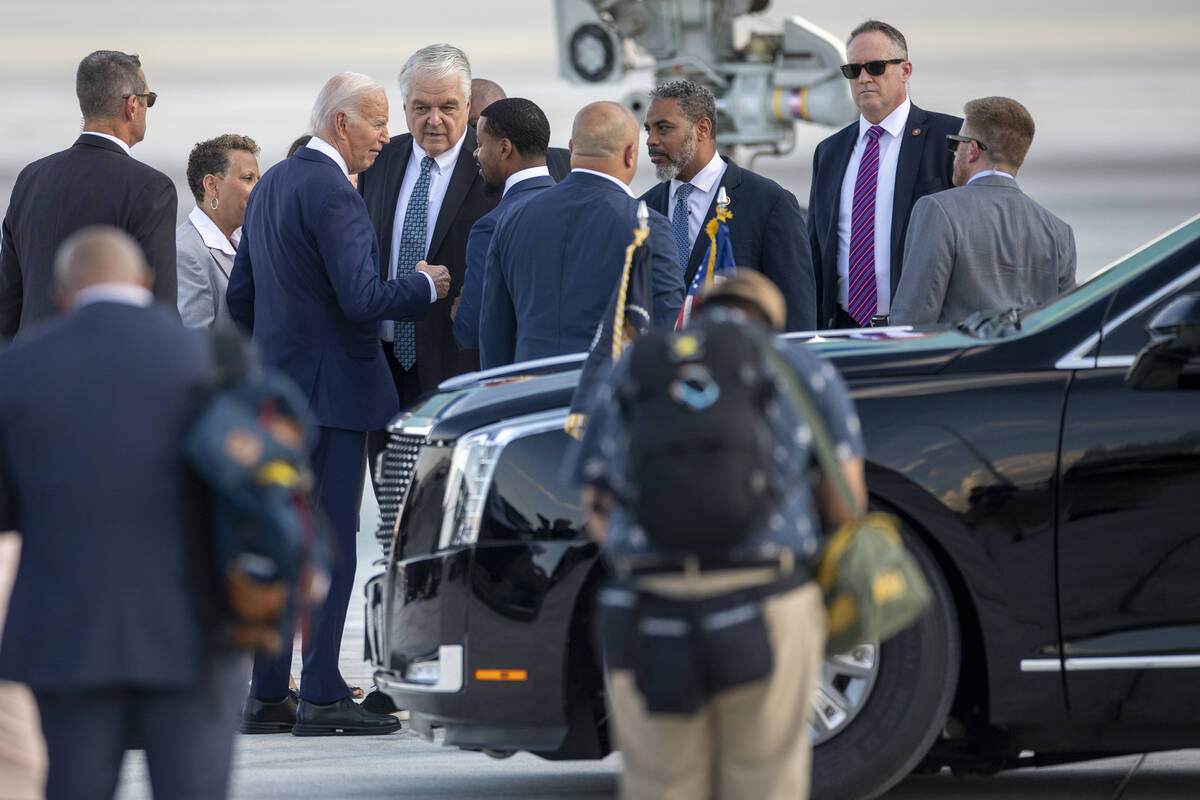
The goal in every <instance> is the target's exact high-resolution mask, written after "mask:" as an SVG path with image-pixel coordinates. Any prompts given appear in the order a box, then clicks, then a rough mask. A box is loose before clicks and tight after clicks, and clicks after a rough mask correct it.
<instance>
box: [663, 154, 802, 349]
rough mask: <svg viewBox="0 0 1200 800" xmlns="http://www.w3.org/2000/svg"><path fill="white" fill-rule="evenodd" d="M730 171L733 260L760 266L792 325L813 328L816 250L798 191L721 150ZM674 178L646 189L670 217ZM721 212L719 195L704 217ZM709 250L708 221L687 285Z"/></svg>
mask: <svg viewBox="0 0 1200 800" xmlns="http://www.w3.org/2000/svg"><path fill="white" fill-rule="evenodd" d="M722 160H723V161H725V174H724V175H723V176H722V177H721V186H724V187H725V193H726V194H728V195H729V210H730V212H732V214H733V218H732V219H730V220H729V239H730V243H731V244H732V246H733V260H734V261H735V262H736V263H737V266H739V267H749V268H751V269H756V270H758V271H759V272H761V273H763V274H764V275H766V276H767V277H768V278H770V279H771V280H772V281H774V283H775V285H776V286H778V287H779V291H781V292H783V297H784V300H785V301H786V302H787V329H788V330H790V331H803V330H813V329H814V328H816V326H817V284H816V277H815V276H814V275H813V266H812V260H811V259H812V256H811V255H810V252H809V248H808V242H807V241H806V240H805V236H804V217H803V216H802V215H801V214H800V204H799V203H797V202H796V196H795V195H794V194H792V193H791V192H789V191H787V190H786V189H784V188H783V187H782V186H780V185H779V184H777V183H776V182H775V181H773V180H771V179H770V178H764V177H763V176H762V175H758V174H756V173H754V172H751V171H750V170H748V169H742V168H741V167H739V166H738V165H737V164H734V163H732V162H731V161H729V159H727V158H724V157H723V156H722ZM670 194H671V184H670V182H669V181H667V182H664V183H660V184H658V185H657V186H655V187H654V188H652V189H651V190H650V191H648V192H646V193H645V194H644V195H642V198H641V199H643V200H645V201H646V205H648V206H649V207H650V208H652V209H654V210H655V211H657V212H658V213H660V214H662V215H663V216H665V217H667V219H670V217H671V215H670V213H669V209H668V208H667V204H668V203H669V202H670ZM716 215H717V201H716V197H715V196H714V198H713V202H712V204H711V205H710V206H709V208H708V215H707V216H705V218H704V222H705V224H707V223H708V221H709V220H710V219H712V218H713V217H715V216H716ZM707 251H708V236H707V234H705V233H704V229H703V227H701V229H700V235H699V236H697V237H696V241H695V243H694V244H693V245H692V253H691V255H690V256H689V257H688V268H687V273H686V274H685V275H684V278H683V280H684V285H685V286H691V284H692V279H693V278H695V277H696V271H697V269H699V267H700V261H701V260H702V259H703V258H704V254H705V253H706V252H707Z"/></svg>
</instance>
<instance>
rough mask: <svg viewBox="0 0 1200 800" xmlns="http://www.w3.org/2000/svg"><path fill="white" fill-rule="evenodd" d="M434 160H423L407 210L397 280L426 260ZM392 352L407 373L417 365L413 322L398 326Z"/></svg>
mask: <svg viewBox="0 0 1200 800" xmlns="http://www.w3.org/2000/svg"><path fill="white" fill-rule="evenodd" d="M432 167H433V159H432V158H430V157H429V156H425V157H424V158H422V159H421V176H420V177H419V178H417V182H416V184H415V185H414V186H413V190H412V194H410V195H409V196H408V205H407V206H406V207H405V209H404V228H403V229H402V230H401V231H400V254H399V255H398V256H397V257H396V279H397V280H399V279H401V278H405V277H408V276H409V275H412V274H413V272H414V271H416V268H417V262H418V261H420V260H421V259H423V258H425V229H426V228H428V227H429V170H430V169H431V168H432ZM392 352H393V353H395V354H396V360H397V361H399V362H400V366H402V367H404V368H405V369H412V365H413V364H415V363H417V327H416V324H415V323H412V322H397V323H396V339H395V341H393V342H392Z"/></svg>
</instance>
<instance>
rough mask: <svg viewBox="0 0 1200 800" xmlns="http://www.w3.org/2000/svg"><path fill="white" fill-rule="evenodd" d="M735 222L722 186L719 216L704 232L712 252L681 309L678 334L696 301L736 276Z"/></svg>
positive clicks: (706, 257) (706, 253)
mask: <svg viewBox="0 0 1200 800" xmlns="http://www.w3.org/2000/svg"><path fill="white" fill-rule="evenodd" d="M732 218H733V214H732V213H731V212H730V210H729V200H728V199H727V197H726V195H725V187H724V186H722V187H721V193H720V195H719V196H718V197H717V215H716V216H715V217H713V218H712V219H710V220H709V221H708V224H707V225H705V226H704V232H705V233H706V234H707V235H708V250H707V251H706V252H705V254H704V260H703V261H701V262H700V268H699V269H697V270H696V277H695V278H694V279H693V280H692V285H691V286H689V287H688V293H687V297H685V298H684V299H683V307H682V308H680V309H679V316H678V317H677V318H676V320H675V330H680V329H681V328H684V327H686V326H687V324H688V321H689V320H690V319H691V318H692V306H693V305H695V303H696V298H697V297H699V296H700V295H701V294H703V293H704V290H705V289H708V288H709V287H711V286H712V285H713V283H714V282H719V281H721V280H722V279H723V278H724V277H725V276H724V274H723V273H728V272H732V271H733V270H734V268H735V267H736V266H737V265H736V264H735V263H734V261H733V246H732V245H731V244H730V243H729V220H730V219H732Z"/></svg>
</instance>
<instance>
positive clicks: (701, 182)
mask: <svg viewBox="0 0 1200 800" xmlns="http://www.w3.org/2000/svg"><path fill="white" fill-rule="evenodd" d="M724 174H725V162H724V161H723V160H722V159H721V154H720V153H713V157H712V160H711V161H709V162H708V163H707V164H705V165H704V168H703V169H701V170H700V171H699V172H697V173H696V174H695V175H693V176H692V179H691V180H690V181H681V180H679V179H678V178H672V179H671V196H670V198H668V199H669V200H670V202H671V204H672V205H674V203H675V193H676V192H677V191H678V190H679V187H680V186H682V185H683V184H684V183H690V184H691V185H692V186H695V187H696V191H698V192H701V193H704V194H708V193H709V192H710V191H712V188H713V185H714V184H716V182H717V181H719V180H720V179H721V176H722V175H724ZM696 191H694V192H692V194H693V195H694V194H696Z"/></svg>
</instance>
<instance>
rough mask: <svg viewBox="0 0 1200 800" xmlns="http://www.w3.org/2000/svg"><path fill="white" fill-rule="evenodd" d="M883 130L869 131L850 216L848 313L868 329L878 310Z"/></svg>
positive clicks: (872, 128) (875, 127)
mask: <svg viewBox="0 0 1200 800" xmlns="http://www.w3.org/2000/svg"><path fill="white" fill-rule="evenodd" d="M881 135H883V128H881V127H879V126H878V125H873V126H872V127H871V129H870V130H868V131H867V146H866V148H865V149H864V150H863V154H862V160H861V161H860V162H859V164H858V177H857V178H856V179H855V180H854V209H853V211H852V212H851V214H850V269H849V274H848V276H847V277H848V279H849V281H850V287H849V292H848V299H847V303H846V311H847V312H848V313H849V314H850V316H852V317H854V321H855V322H857V323H858V324H859V325H866V324H867V323H869V322H870V321H871V317H873V316H875V312H876V311H877V310H878V308H879V297H878V291H877V289H876V287H875V189H876V187H877V186H878V185H879V137H880V136H881Z"/></svg>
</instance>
